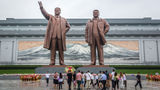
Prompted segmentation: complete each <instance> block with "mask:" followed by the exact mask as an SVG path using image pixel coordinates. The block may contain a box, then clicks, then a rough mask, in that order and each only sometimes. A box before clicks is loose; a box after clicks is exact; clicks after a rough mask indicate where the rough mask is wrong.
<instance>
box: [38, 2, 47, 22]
mask: <svg viewBox="0 0 160 90" xmlns="http://www.w3.org/2000/svg"><path fill="white" fill-rule="evenodd" d="M38 4H39V7H40V10H41V12H42V14H43V16H44V17H45V18H46V19H47V20H49V16H50V15H49V14H48V13H47V12H46V10H45V9H44V8H43V5H42V2H41V1H38Z"/></svg>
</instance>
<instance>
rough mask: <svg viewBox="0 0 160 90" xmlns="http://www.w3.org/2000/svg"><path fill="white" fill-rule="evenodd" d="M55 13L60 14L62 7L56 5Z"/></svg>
mask: <svg viewBox="0 0 160 90" xmlns="http://www.w3.org/2000/svg"><path fill="white" fill-rule="evenodd" d="M54 13H55V15H60V13H61V9H60V8H59V7H56V8H55V9H54Z"/></svg>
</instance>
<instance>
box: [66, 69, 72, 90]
mask: <svg viewBox="0 0 160 90" xmlns="http://www.w3.org/2000/svg"><path fill="white" fill-rule="evenodd" d="M72 78H73V74H72V72H71V70H69V71H68V73H67V83H68V89H69V90H71V85H72Z"/></svg>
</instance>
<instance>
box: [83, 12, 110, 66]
mask: <svg viewBox="0 0 160 90" xmlns="http://www.w3.org/2000/svg"><path fill="white" fill-rule="evenodd" d="M108 31H109V24H108V23H107V21H106V20H104V19H101V18H99V11H98V10H94V11H93V19H91V20H89V21H88V22H87V24H86V29H85V40H86V42H87V43H88V45H89V46H90V50H91V65H96V49H97V51H98V59H99V64H100V65H104V56H103V45H105V43H106V39H105V34H106V33H107V32H108Z"/></svg>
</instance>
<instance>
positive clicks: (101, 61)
mask: <svg viewBox="0 0 160 90" xmlns="http://www.w3.org/2000/svg"><path fill="white" fill-rule="evenodd" d="M95 44H96V48H97V51H98V59H99V64H100V65H104V56H103V46H102V45H101V43H100V40H99V39H96V40H95Z"/></svg>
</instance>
